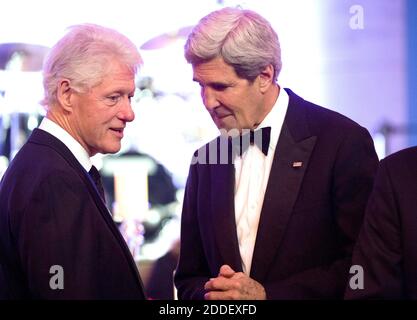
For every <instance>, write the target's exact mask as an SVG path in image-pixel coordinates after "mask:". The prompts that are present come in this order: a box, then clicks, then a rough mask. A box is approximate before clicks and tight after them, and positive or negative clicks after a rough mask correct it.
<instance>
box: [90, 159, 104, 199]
mask: <svg viewBox="0 0 417 320" xmlns="http://www.w3.org/2000/svg"><path fill="white" fill-rule="evenodd" d="M88 174H89V175H90V177H91V179H92V180H93V182H94V184H95V185H96V188H97V191H98V193H99V194H100V196H101V198H102V199H103V201H104V202H106V198H105V196H104V188H103V184H102V182H101V176H100V172H98V170H97V168H96V167H95V166H92V167H91V169H90V171H88Z"/></svg>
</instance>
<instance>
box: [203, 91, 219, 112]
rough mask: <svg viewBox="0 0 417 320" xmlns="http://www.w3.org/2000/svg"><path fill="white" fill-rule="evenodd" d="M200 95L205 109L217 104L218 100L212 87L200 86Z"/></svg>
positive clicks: (214, 106)
mask: <svg viewBox="0 0 417 320" xmlns="http://www.w3.org/2000/svg"><path fill="white" fill-rule="evenodd" d="M201 97H202V98H203V103H204V106H205V107H206V109H208V110H211V109H214V108H216V107H218V106H219V101H218V100H217V97H216V94H215V92H214V91H213V89H211V88H208V87H205V88H201Z"/></svg>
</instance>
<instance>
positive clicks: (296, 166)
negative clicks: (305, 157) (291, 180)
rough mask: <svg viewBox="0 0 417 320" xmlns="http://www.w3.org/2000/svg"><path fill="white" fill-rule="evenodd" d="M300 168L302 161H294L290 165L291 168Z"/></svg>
mask: <svg viewBox="0 0 417 320" xmlns="http://www.w3.org/2000/svg"><path fill="white" fill-rule="evenodd" d="M302 166H303V162H302V161H295V162H293V163H292V167H293V168H301V167H302Z"/></svg>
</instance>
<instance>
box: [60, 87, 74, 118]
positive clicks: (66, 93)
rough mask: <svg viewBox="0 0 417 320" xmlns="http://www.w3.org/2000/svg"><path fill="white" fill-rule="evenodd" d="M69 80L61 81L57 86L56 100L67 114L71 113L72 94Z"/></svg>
mask: <svg viewBox="0 0 417 320" xmlns="http://www.w3.org/2000/svg"><path fill="white" fill-rule="evenodd" d="M70 84H71V83H70V80H68V79H62V80H61V81H60V82H59V84H58V89H57V93H56V94H57V100H58V102H59V104H60V106H61V107H62V108H63V109H64V110H65V111H67V112H72V99H71V97H72V94H73V93H74V92H73V90H72V89H71V85H70Z"/></svg>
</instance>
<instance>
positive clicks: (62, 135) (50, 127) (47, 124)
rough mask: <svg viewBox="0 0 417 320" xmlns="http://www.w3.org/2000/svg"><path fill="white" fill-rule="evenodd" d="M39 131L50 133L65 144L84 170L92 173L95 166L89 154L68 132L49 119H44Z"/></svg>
mask: <svg viewBox="0 0 417 320" xmlns="http://www.w3.org/2000/svg"><path fill="white" fill-rule="evenodd" d="M38 129H41V130H43V131H46V132H48V133H49V134H51V135H53V136H54V137H55V138H57V139H58V140H59V141H61V142H62V143H63V144H65V146H66V147H67V148H68V149H69V150H70V151H71V153H72V154H73V155H74V157H75V158H76V159H77V160H78V162H79V163H80V164H81V165H82V166H83V168H84V169H85V170H86V171H87V172H88V171H90V169H91V167H92V165H93V164H92V163H91V160H90V156H89V155H88V152H87V151H86V150H85V149H84V148H83V146H82V145H81V144H80V143H79V142H78V141H77V140H75V139H74V138H73V137H72V136H71V135H70V134H69V133H68V132H67V131H65V130H64V129H62V128H61V127H60V126H59V125H57V124H56V123H55V122H53V121H52V120H49V119H48V118H43V119H42V122H41V124H40V125H39V127H38Z"/></svg>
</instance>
